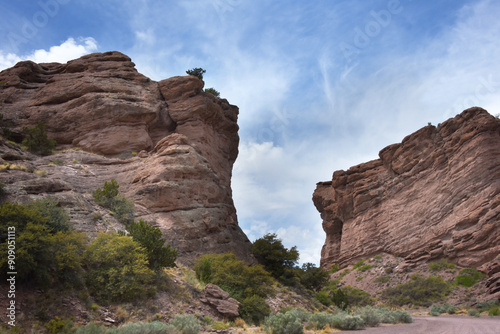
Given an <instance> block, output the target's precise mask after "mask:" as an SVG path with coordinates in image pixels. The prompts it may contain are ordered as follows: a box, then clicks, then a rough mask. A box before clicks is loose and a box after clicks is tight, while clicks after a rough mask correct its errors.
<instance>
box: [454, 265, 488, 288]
mask: <svg viewBox="0 0 500 334" xmlns="http://www.w3.org/2000/svg"><path fill="white" fill-rule="evenodd" d="M485 278H486V275H485V274H483V273H482V272H480V271H478V270H477V269H476V268H465V269H462V270H460V273H459V276H457V277H456V278H455V283H457V285H461V286H465V287H471V286H473V285H475V284H476V283H477V282H479V281H481V280H483V279H485Z"/></svg>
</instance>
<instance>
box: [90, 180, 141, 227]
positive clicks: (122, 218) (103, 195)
mask: <svg viewBox="0 0 500 334" xmlns="http://www.w3.org/2000/svg"><path fill="white" fill-rule="evenodd" d="M119 187H120V186H119V185H118V182H116V180H115V179H111V180H110V181H109V182H108V181H106V182H104V187H103V189H101V188H98V189H96V191H95V192H94V193H93V196H94V200H95V202H96V203H97V204H99V205H100V206H102V207H105V208H107V209H109V210H111V214H112V215H113V216H114V217H115V218H116V219H118V221H119V222H121V223H123V224H125V225H126V224H129V223H131V222H132V221H133V220H134V203H133V202H132V201H129V200H128V199H126V198H125V197H123V196H119V195H118V188H119Z"/></svg>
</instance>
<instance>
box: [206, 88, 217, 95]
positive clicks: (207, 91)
mask: <svg viewBox="0 0 500 334" xmlns="http://www.w3.org/2000/svg"><path fill="white" fill-rule="evenodd" d="M205 93H209V94H212V95H213V96H215V97H220V92H219V91H217V90H216V89H215V88H205Z"/></svg>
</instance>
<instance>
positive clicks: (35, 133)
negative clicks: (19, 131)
mask: <svg viewBox="0 0 500 334" xmlns="http://www.w3.org/2000/svg"><path fill="white" fill-rule="evenodd" d="M23 134H24V135H25V138H24V140H23V145H24V146H26V147H27V148H28V151H30V152H32V153H35V154H39V155H49V154H52V150H53V149H54V148H55V147H56V141H55V140H53V139H48V138H47V125H46V124H45V123H44V122H38V124H37V125H36V126H35V127H34V128H23Z"/></svg>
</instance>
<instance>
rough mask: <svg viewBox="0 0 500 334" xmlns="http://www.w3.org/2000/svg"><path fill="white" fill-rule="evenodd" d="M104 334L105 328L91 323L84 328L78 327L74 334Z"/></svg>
mask: <svg viewBox="0 0 500 334" xmlns="http://www.w3.org/2000/svg"><path fill="white" fill-rule="evenodd" d="M105 332H106V328H105V327H102V326H99V325H97V324H96V323H95V322H91V323H88V324H87V325H85V326H81V327H78V328H77V329H76V332H75V334H105Z"/></svg>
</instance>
